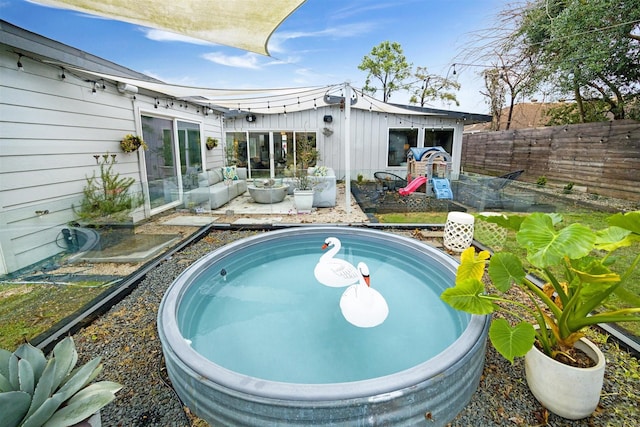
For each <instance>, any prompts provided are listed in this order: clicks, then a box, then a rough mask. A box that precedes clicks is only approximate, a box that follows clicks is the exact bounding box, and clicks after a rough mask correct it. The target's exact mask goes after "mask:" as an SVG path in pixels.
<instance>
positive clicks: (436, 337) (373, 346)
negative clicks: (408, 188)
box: [177, 234, 469, 384]
mask: <svg viewBox="0 0 640 427" xmlns="http://www.w3.org/2000/svg"><path fill="white" fill-rule="evenodd" d="M326 237H330V236H329V235H326V236H322V237H319V235H310V236H309V235H304V234H301V235H299V236H293V237H288V238H286V239H277V240H270V241H267V242H257V243H255V244H253V245H251V246H250V247H248V248H245V250H243V251H236V252H232V253H230V254H226V255H223V256H221V257H219V258H217V259H215V260H214V261H213V262H212V263H211V264H209V265H208V267H207V268H206V269H204V270H202V271H201V272H200V273H199V274H198V275H197V276H196V277H194V278H193V282H192V283H191V285H190V286H189V288H188V289H187V290H186V291H185V293H184V295H183V296H182V299H181V303H180V306H179V309H178V313H177V322H178V327H179V329H180V332H181V334H182V336H183V337H184V338H185V340H187V342H190V343H191V347H192V348H193V349H194V350H195V351H196V352H198V353H199V354H200V355H202V356H204V357H205V358H207V359H209V360H210V361H212V362H214V363H216V364H218V365H220V366H222V367H224V368H226V369H229V370H231V371H235V372H237V373H240V374H244V375H248V376H250V377H255V378H259V379H264V380H269V381H278V382H288V383H305V384H330V383H342V382H350V381H359V380H365V379H370V378H377V377H381V376H385V375H391V374H393V373H396V372H399V371H402V370H405V369H408V368H411V367H413V366H416V365H418V364H420V363H423V362H425V361H427V360H429V359H430V358H432V357H434V356H436V355H438V354H439V353H441V352H442V351H443V350H444V349H446V348H447V347H448V346H450V345H451V344H452V343H453V342H454V341H455V340H456V339H457V338H458V337H460V335H461V333H462V332H463V330H464V329H465V328H466V327H467V324H468V322H469V316H468V315H466V314H464V313H460V312H456V311H454V310H452V309H451V308H450V307H449V306H448V305H447V304H444V303H443V302H442V301H441V300H440V297H439V295H440V293H441V292H442V290H444V289H445V288H447V287H449V286H451V283H450V281H451V274H450V273H447V271H446V270H444V271H443V269H442V268H441V267H439V264H438V263H437V261H436V260H429V259H426V260H425V257H420V261H417V259H418V257H416V254H415V252H413V251H411V250H410V249H408V248H406V247H404V246H403V245H394V244H393V243H390V242H385V244H384V247H380V246H376V245H374V244H372V241H371V240H370V239H368V238H366V236H359V235H341V236H340V239H341V241H342V249H341V251H340V252H338V254H337V255H336V258H342V259H346V260H347V261H349V262H351V263H352V264H353V265H354V266H355V265H357V263H358V262H361V261H364V262H366V263H367V265H368V267H369V270H370V274H371V286H372V287H373V288H375V289H377V290H378V291H379V292H380V293H381V294H382V296H383V297H384V298H385V299H386V301H387V304H388V306H389V316H388V318H387V319H386V320H385V322H384V323H383V324H381V325H379V326H377V327H374V328H358V327H356V326H353V325H351V324H350V323H348V322H347V321H346V320H345V319H344V317H343V316H342V313H341V311H340V306H339V303H340V297H341V295H342V293H343V292H344V291H345V290H346V287H345V288H331V287H326V286H323V285H321V284H320V283H319V282H318V281H317V280H316V279H315V277H314V267H315V265H316V263H317V262H318V260H319V259H320V257H321V256H322V255H323V253H324V252H323V251H322V250H321V246H322V244H323V243H324V239H325V238H326Z"/></svg>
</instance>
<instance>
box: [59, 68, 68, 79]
mask: <svg viewBox="0 0 640 427" xmlns="http://www.w3.org/2000/svg"><path fill="white" fill-rule="evenodd" d="M60 68H62V67H60ZM60 78H61V79H62V80H64V79H66V78H67V76H66V75H65V74H64V68H62V74H60Z"/></svg>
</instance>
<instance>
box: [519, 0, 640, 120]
mask: <svg viewBox="0 0 640 427" xmlns="http://www.w3.org/2000/svg"><path fill="white" fill-rule="evenodd" d="M520 17H521V19H520V21H519V25H518V27H517V29H516V31H515V32H514V33H513V35H512V40H515V39H517V40H520V41H521V42H522V43H523V44H524V45H525V47H526V51H527V52H529V53H530V54H531V55H534V56H535V57H536V58H538V59H537V60H538V63H539V66H540V68H541V70H540V73H539V75H538V77H539V80H540V81H543V80H546V81H552V82H554V84H555V86H556V88H557V90H558V91H559V92H560V93H565V94H566V93H572V94H573V95H574V97H575V101H576V107H577V109H578V112H579V114H580V117H581V119H582V121H587V112H586V111H585V109H584V104H583V101H584V100H585V99H586V100H596V99H599V100H602V101H604V102H605V103H606V104H607V106H608V111H609V112H610V113H611V114H612V115H613V117H614V118H615V119H623V118H625V114H626V110H627V103H628V101H629V99H630V98H634V97H637V95H638V92H639V91H640V86H639V84H638V82H639V81H640V32H639V29H640V0H589V1H583V0H535V1H533V2H530V3H529V4H528V6H527V7H526V8H525V9H524V11H523V13H522V14H521V16H520Z"/></svg>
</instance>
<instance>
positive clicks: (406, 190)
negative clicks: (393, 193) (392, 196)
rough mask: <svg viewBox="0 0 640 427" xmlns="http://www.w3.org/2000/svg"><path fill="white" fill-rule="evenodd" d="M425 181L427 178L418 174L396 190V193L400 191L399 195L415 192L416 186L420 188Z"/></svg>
mask: <svg viewBox="0 0 640 427" xmlns="http://www.w3.org/2000/svg"><path fill="white" fill-rule="evenodd" d="M426 182H427V178H425V177H424V176H419V177H417V178H416V179H414V180H413V181H411V182H410V183H409V184H407V186H406V187H404V188H400V189H399V190H398V193H400V195H401V196H408V195H409V194H411V193H413V192H415V191H416V190H417V189H418V188H420V186H421V185H423V184H424V183H426Z"/></svg>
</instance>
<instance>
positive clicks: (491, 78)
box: [480, 67, 505, 130]
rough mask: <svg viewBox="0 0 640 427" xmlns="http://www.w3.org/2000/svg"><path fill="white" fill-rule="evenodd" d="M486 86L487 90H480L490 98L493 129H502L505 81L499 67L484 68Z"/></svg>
mask: <svg viewBox="0 0 640 427" xmlns="http://www.w3.org/2000/svg"><path fill="white" fill-rule="evenodd" d="M483 75H484V86H485V88H486V89H487V90H486V92H482V91H481V92H480V93H481V94H482V95H484V96H486V97H487V98H489V110H490V112H491V130H500V114H501V113H502V107H503V106H504V93H505V87H504V82H502V81H501V79H500V69H499V68H498V67H494V68H489V69H487V70H484V72H483Z"/></svg>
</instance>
